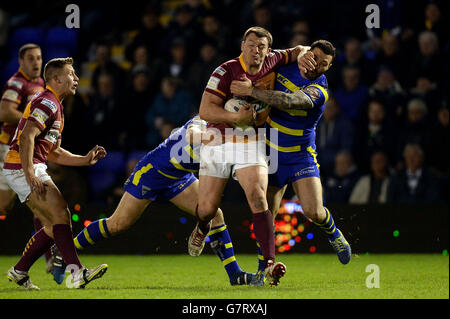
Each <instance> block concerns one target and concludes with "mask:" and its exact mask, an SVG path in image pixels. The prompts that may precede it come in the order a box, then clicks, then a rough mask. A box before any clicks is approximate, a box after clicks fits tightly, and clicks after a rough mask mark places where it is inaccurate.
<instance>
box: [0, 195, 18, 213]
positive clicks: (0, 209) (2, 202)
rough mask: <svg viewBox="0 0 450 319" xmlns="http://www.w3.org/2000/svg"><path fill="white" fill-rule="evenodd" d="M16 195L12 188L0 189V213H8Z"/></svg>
mask: <svg viewBox="0 0 450 319" xmlns="http://www.w3.org/2000/svg"><path fill="white" fill-rule="evenodd" d="M16 196H17V195H16V193H15V192H14V191H13V190H12V189H0V215H8V213H10V212H11V210H12V209H13V207H14V200H15V199H16Z"/></svg>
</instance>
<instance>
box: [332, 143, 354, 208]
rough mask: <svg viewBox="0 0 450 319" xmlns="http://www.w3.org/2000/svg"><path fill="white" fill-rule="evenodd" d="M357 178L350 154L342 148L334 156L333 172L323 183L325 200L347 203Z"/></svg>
mask: <svg viewBox="0 0 450 319" xmlns="http://www.w3.org/2000/svg"><path fill="white" fill-rule="evenodd" d="M358 179H359V173H358V169H357V167H356V165H355V163H354V161H353V157H352V154H351V153H350V152H349V151H347V150H343V151H340V152H339V153H338V154H337V156H336V162H335V169H334V174H333V175H332V176H330V177H328V178H327V179H326V180H325V183H324V195H325V202H327V203H348V201H349V198H350V194H351V193H352V190H353V187H354V186H355V184H356V182H357V181H358Z"/></svg>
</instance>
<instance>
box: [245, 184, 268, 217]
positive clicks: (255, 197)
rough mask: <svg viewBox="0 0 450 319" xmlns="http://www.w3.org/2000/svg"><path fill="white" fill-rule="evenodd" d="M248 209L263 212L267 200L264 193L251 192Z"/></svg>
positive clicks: (256, 190)
mask: <svg viewBox="0 0 450 319" xmlns="http://www.w3.org/2000/svg"><path fill="white" fill-rule="evenodd" d="M248 198H249V204H250V207H252V208H253V209H254V210H255V212H260V211H264V210H266V209H267V207H268V204H267V199H266V195H265V193H264V192H263V191H262V190H260V189H255V190H252V191H251V192H250V194H249V196H248Z"/></svg>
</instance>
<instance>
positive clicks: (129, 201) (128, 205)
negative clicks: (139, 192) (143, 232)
mask: <svg viewBox="0 0 450 319" xmlns="http://www.w3.org/2000/svg"><path fill="white" fill-rule="evenodd" d="M150 203H151V201H150V200H148V199H138V198H136V197H134V196H133V195H131V194H130V193H128V192H125V193H124V194H123V195H122V198H121V199H120V202H119V205H117V208H116V209H115V210H114V213H113V214H112V215H111V216H110V217H108V218H107V219H106V225H107V229H108V232H109V235H111V236H114V235H117V234H119V233H121V232H123V231H125V230H127V229H129V228H130V227H131V226H132V225H133V224H134V223H136V221H137V220H138V219H139V218H140V217H141V215H142V213H143V212H144V210H145V209H146V208H147V206H148V205H149V204H150Z"/></svg>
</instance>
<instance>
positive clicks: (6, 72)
mask: <svg viewBox="0 0 450 319" xmlns="http://www.w3.org/2000/svg"><path fill="white" fill-rule="evenodd" d="M18 69H19V62H17V57H14V58H11V59H10V60H9V61H8V62H6V64H5V65H4V66H2V69H1V73H0V80H1V83H2V85H4V84H5V83H6V81H8V79H9V78H10V77H11V76H12V75H13V74H14V73H15V72H17V70H18Z"/></svg>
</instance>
